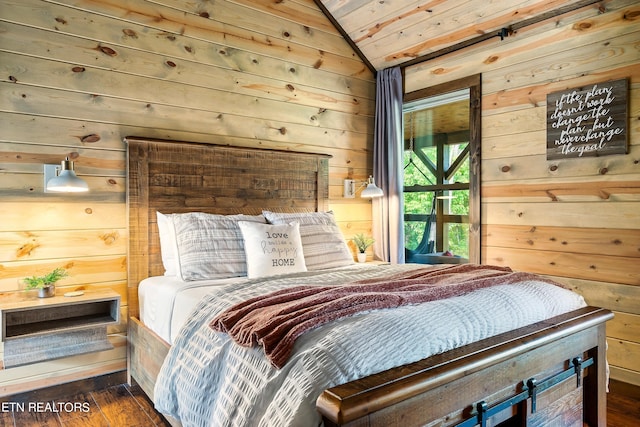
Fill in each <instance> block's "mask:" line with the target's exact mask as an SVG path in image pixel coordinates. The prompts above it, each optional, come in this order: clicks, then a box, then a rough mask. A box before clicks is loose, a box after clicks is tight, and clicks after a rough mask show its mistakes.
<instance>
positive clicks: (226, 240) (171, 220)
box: [158, 212, 266, 281]
mask: <svg viewBox="0 0 640 427" xmlns="http://www.w3.org/2000/svg"><path fill="white" fill-rule="evenodd" d="M160 215H162V216H164V218H162V219H161V220H160V219H159V221H158V229H159V230H160V229H161V228H160V227H161V226H160V222H164V223H165V224H164V226H163V228H164V227H166V226H167V223H168V224H169V227H168V228H169V230H168V231H167V230H165V231H164V232H163V231H162V230H161V231H160V236H161V237H160V239H161V240H160V248H161V250H162V251H163V253H162V260H163V264H164V263H165V262H166V264H165V275H175V276H176V277H178V278H180V279H181V280H184V281H192V280H206V279H220V278H227V277H239V276H246V274H247V264H246V258H245V254H244V243H243V240H242V234H241V233H240V228H239V227H238V222H239V221H250V222H257V223H263V224H264V223H266V220H265V218H264V217H263V216H262V215H242V214H239V215H215V214H208V213H204V212H189V213H184V214H169V215H163V214H160ZM160 215H158V218H160ZM171 226H172V227H171ZM171 228H173V235H172V234H171V233H172V231H171ZM172 236H173V239H171V237H172ZM172 243H173V244H172ZM165 249H166V250H167V253H166V254H165V253H164V251H165ZM172 251H173V254H172ZM171 273H174V274H171Z"/></svg>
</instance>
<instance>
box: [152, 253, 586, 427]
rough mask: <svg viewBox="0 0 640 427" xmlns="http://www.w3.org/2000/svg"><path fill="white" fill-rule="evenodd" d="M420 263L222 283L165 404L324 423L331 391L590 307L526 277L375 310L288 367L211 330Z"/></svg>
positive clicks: (190, 330)
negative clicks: (319, 402) (247, 303)
mask: <svg viewBox="0 0 640 427" xmlns="http://www.w3.org/2000/svg"><path fill="white" fill-rule="evenodd" d="M416 267H421V268H423V267H425V266H416V265H391V266H370V267H368V268H361V267H358V268H355V267H354V268H345V269H340V270H336V271H331V272H327V273H318V272H313V273H306V274H304V275H303V274H296V275H291V276H282V277H279V278H275V279H274V280H271V281H262V280H245V281H242V283H235V284H227V285H221V286H214V287H213V288H211V292H210V293H208V294H207V295H206V296H205V297H204V298H203V299H202V301H200V302H199V303H198V304H197V306H196V308H195V311H194V313H193V315H192V316H189V320H188V321H187V322H186V323H185V325H184V327H183V328H182V329H181V331H180V333H179V334H178V336H177V337H176V338H175V340H174V345H173V346H172V348H171V350H170V352H169V354H168V356H167V358H166V360H165V363H164V365H163V367H162V369H161V372H160V375H159V377H158V381H157V383H156V388H155V405H156V408H157V409H158V410H159V411H161V412H163V413H165V414H169V415H171V416H172V417H174V418H177V419H179V420H180V421H181V422H182V424H183V425H184V426H275V427H286V426H315V425H319V424H320V423H321V420H320V417H319V415H318V413H317V412H316V409H315V401H316V398H317V397H318V396H319V394H320V393H321V392H322V391H323V390H324V389H326V388H328V387H332V386H334V385H337V384H341V383H345V382H348V381H351V380H354V379H356V378H361V377H363V376H366V375H370V374H373V373H376V372H380V371H382V370H385V369H388V368H391V367H394V366H398V365H402V364H406V363H411V362H414V361H417V360H419V359H422V358H425V357H428V356H430V355H433V354H436V353H441V352H444V351H447V350H450V349H452V348H455V347H459V346H462V345H465V344H468V343H471V342H474V341H478V340H481V339H484V338H487V337H490V336H493V335H496V334H499V333H502V332H506V331H508V330H511V329H515V328H518V327H521V326H525V325H528V324H531V323H535V322H537V321H540V320H543V319H546V318H549V317H553V316H556V315H559V314H562V313H565V312H568V311H571V310H575V309H577V308H580V307H583V306H585V302H584V300H583V299H582V297H580V296H579V295H577V294H575V293H573V292H571V291H568V290H566V289H563V288H560V287H557V286H554V285H550V284H546V283H543V282H538V281H525V282H520V283H518V284H513V285H500V286H495V287H490V288H484V289H480V290H477V291H474V292H472V293H470V294H467V295H464V296H459V297H455V298H451V299H448V300H443V301H434V302H429V303H424V304H419V305H413V306H404V307H400V308H396V309H389V310H375V311H371V312H368V313H363V314H359V315H355V316H352V317H349V318H346V319H342V320H338V321H334V322H332V323H330V324H327V325H325V326H323V327H320V328H318V329H315V330H312V331H310V332H308V333H306V334H304V335H303V336H302V337H301V338H299V339H298V341H297V342H296V345H295V348H294V352H293V355H292V357H291V358H290V359H289V361H288V362H287V364H286V365H285V366H284V367H283V368H282V369H280V370H278V369H276V368H274V367H273V366H272V365H271V364H270V363H269V361H268V360H267V359H266V357H265V356H264V354H263V352H262V350H261V349H260V348H258V347H253V348H245V347H241V346H239V345H237V344H235V343H233V342H232V341H231V340H230V338H229V337H228V335H226V334H223V333H218V332H214V331H213V330H212V329H211V328H210V327H209V322H210V321H211V319H212V318H213V317H215V315H216V314H218V313H220V312H221V311H223V310H224V309H226V308H228V307H229V306H231V305H233V304H235V303H237V302H240V301H242V300H244V299H247V298H251V297H254V296H258V295H262V294H265V293H268V292H272V291H275V290H277V289H281V288H282V287H285V286H292V285H298V284H319V285H320V284H327V283H339V282H341V281H353V280H360V279H365V278H371V277H376V276H379V275H380V274H382V272H383V271H384V272H385V273H386V274H388V273H389V272H398V271H402V270H405V269H408V268H416ZM301 277H304V278H303V279H301Z"/></svg>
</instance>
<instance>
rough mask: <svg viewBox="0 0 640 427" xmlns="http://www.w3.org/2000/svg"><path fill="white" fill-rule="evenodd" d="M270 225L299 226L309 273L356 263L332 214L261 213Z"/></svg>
mask: <svg viewBox="0 0 640 427" xmlns="http://www.w3.org/2000/svg"><path fill="white" fill-rule="evenodd" d="M262 215H264V217H265V218H266V219H267V221H269V222H270V223H271V224H288V223H290V222H293V221H296V222H298V223H300V237H301V240H302V249H303V251H304V260H305V263H306V265H307V269H308V270H309V271H312V270H321V269H325V268H333V267H343V266H346V265H352V264H354V263H355V261H354V260H353V254H352V253H351V250H350V249H349V247H348V246H347V242H345V240H344V236H343V235H342V232H341V231H340V228H339V227H338V225H337V224H336V220H335V218H334V216H333V212H303V213H276V212H269V211H262Z"/></svg>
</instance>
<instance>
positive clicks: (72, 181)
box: [44, 157, 89, 193]
mask: <svg viewBox="0 0 640 427" xmlns="http://www.w3.org/2000/svg"><path fill="white" fill-rule="evenodd" d="M82 191H89V186H88V185H87V183H86V182H85V181H84V180H83V179H81V178H78V177H77V176H76V173H75V172H74V171H73V162H72V161H71V160H69V158H68V157H67V158H66V159H65V160H63V161H62V162H60V165H44V192H45V193H79V192H82Z"/></svg>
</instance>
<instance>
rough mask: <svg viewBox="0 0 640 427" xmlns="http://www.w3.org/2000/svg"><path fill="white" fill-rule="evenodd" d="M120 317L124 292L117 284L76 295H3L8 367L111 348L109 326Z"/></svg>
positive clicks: (0, 319)
mask: <svg viewBox="0 0 640 427" xmlns="http://www.w3.org/2000/svg"><path fill="white" fill-rule="evenodd" d="M119 321H120V295H119V294H118V293H116V292H114V291H111V290H106V291H87V292H85V294H84V295H80V296H75V297H65V296H63V295H56V296H54V297H51V298H38V297H37V296H35V295H33V293H32V292H31V293H25V292H18V293H15V294H11V295H9V296H0V334H1V335H0V340H1V341H3V342H4V367H5V368H9V367H13V366H19V365H25V364H28V363H35V362H40V361H43V360H51V359H56V358H60V357H66V356H72V355H76V354H84V353H89V352H94V351H103V350H109V349H111V348H113V346H112V345H111V343H110V342H109V340H108V339H107V326H108V325H115V324H117V323H119Z"/></svg>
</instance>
